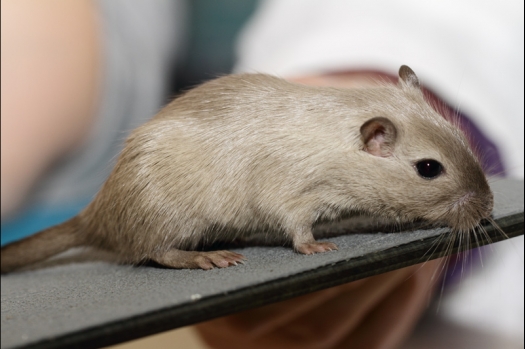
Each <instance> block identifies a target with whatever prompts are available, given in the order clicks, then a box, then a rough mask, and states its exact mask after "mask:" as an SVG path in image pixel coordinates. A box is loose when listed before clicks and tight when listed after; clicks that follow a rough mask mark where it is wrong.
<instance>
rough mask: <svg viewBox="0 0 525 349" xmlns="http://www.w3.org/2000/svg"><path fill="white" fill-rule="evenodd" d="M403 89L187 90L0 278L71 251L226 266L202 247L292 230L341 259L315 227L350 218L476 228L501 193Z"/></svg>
mask: <svg viewBox="0 0 525 349" xmlns="http://www.w3.org/2000/svg"><path fill="white" fill-rule="evenodd" d="M399 78H400V79H399V83H398V85H397V86H396V85H384V86H381V87H377V88H365V89H341V88H327V87H322V88H321V87H310V86H303V85H299V84H294V83H290V82H287V81H285V80H282V79H279V78H276V77H272V76H268V75H262V74H241V75H230V76H225V77H221V78H218V79H215V80H212V81H210V82H207V83H204V84H203V85H201V86H198V87H196V88H194V89H193V90H190V91H188V92H187V93H185V94H183V95H182V96H180V97H179V98H176V99H175V100H174V101H172V102H171V103H170V104H168V105H167V106H166V107H165V108H164V109H162V110H161V111H160V112H159V113H158V114H157V115H156V116H155V117H154V118H153V119H152V120H150V121H149V122H147V123H145V124H144V125H142V126H140V127H138V128H137V129H136V130H134V131H133V132H132V133H131V135H130V136H129V138H128V139H127V141H126V146H125V148H124V150H123V151H122V153H121V154H120V156H119V158H118V161H117V163H116V166H115V168H114V170H113V172H112V173H111V175H110V176H109V178H108V180H107V181H106V182H105V184H104V185H103V187H102V188H101V190H100V192H99V193H98V194H97V195H96V197H95V199H94V200H93V201H92V202H91V203H90V204H89V205H88V206H87V207H86V208H85V209H84V210H83V211H82V212H81V213H79V214H78V215H77V216H76V217H74V218H72V219H71V220H69V221H67V222H65V223H62V224H60V225H57V226H54V227H51V228H49V229H46V230H44V231H42V232H40V233H38V234H36V235H34V236H31V237H29V238H26V239H24V240H21V241H18V242H15V243H12V244H10V245H7V246H6V247H4V248H2V260H1V271H2V273H4V272H9V271H12V270H15V269H17V268H19V267H22V266H25V265H28V264H31V263H34V262H37V261H39V260H42V259H45V258H48V257H50V256H52V255H55V254H57V253H58V252H61V251H63V250H66V249H68V248H71V247H74V246H80V245H88V246H94V247H97V248H101V249H105V250H109V251H112V252H115V253H117V254H118V255H119V256H121V257H122V258H123V259H124V260H125V261H127V262H130V263H140V262H142V261H145V260H153V261H156V262H158V263H160V264H162V265H165V266H168V267H172V268H202V269H210V268H213V267H214V266H217V267H226V266H229V265H234V264H236V262H240V261H242V260H243V258H244V257H243V256H242V255H240V254H237V253H233V252H228V251H211V252H202V251H192V249H194V248H195V247H196V246H197V245H198V244H199V243H203V242H204V243H207V242H213V241H215V240H217V239H220V240H228V239H231V240H234V239H235V238H238V237H241V236H248V235H249V234H251V233H253V232H261V231H263V232H265V233H267V234H284V235H285V236H286V237H287V238H288V239H289V240H290V241H291V242H292V243H293V247H294V249H295V251H297V252H300V253H303V254H312V253H316V252H325V251H331V250H336V249H337V246H336V245H334V244H333V243H330V242H317V241H315V239H314V237H313V235H312V226H313V225H314V224H315V223H316V222H318V221H319V220H321V219H335V218H337V217H339V216H340V215H341V214H342V213H345V212H353V211H356V212H364V213H368V214H371V215H378V216H381V217H386V218H389V219H394V220H396V221H398V222H410V221H414V220H418V219H424V220H427V221H429V222H434V223H444V224H447V225H448V226H450V227H451V228H452V229H453V230H454V231H465V232H466V231H468V230H470V229H472V228H474V227H475V226H476V225H478V224H479V221H480V220H481V219H482V218H484V217H486V216H488V215H489V214H490V213H491V211H492V202H493V200H492V192H491V190H490V188H489V186H488V183H487V180H486V178H485V175H484V173H483V171H482V169H481V167H480V164H479V163H478V160H477V159H476V157H475V156H474V155H473V153H472V151H471V149H470V148H469V145H468V142H467V140H466V138H465V137H464V135H463V134H462V132H461V131H460V130H459V129H458V128H456V127H455V126H453V125H452V124H451V123H449V122H448V121H446V120H445V119H444V118H443V117H442V116H441V115H439V114H438V113H437V112H436V111H434V109H433V108H432V107H430V106H429V105H428V104H427V103H426V101H425V99H424V96H423V93H422V91H421V89H420V86H419V80H418V78H417V76H416V75H415V74H414V72H413V71H412V70H411V69H410V68H409V67H407V66H402V67H401V68H400V70H399Z"/></svg>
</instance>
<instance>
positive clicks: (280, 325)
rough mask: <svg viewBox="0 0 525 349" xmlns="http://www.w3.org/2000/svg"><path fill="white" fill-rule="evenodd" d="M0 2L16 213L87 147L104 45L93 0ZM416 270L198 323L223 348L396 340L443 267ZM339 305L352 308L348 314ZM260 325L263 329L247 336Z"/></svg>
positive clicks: (8, 202) (5, 117) (7, 154)
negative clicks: (49, 175) (54, 169)
mask: <svg viewBox="0 0 525 349" xmlns="http://www.w3.org/2000/svg"><path fill="white" fill-rule="evenodd" d="M1 6H2V110H1V112H2V127H1V128H2V137H1V139H2V144H1V145H2V166H1V167H2V173H1V178H2V182H1V189H2V190H1V192H2V200H1V202H2V204H1V212H2V218H4V217H6V216H7V215H9V214H12V213H13V212H15V210H16V208H17V207H18V206H19V205H20V203H21V202H22V201H23V198H24V197H25V196H26V194H27V193H28V192H29V191H30V190H31V187H32V186H33V185H34V183H35V182H36V181H38V178H39V177H40V176H41V175H42V174H43V173H44V172H45V171H46V169H48V168H49V167H50V166H52V164H53V163H54V162H55V161H57V160H58V159H60V158H61V157H62V156H64V155H65V154H67V152H68V151H70V150H71V149H74V148H77V147H80V146H82V144H83V140H84V139H85V137H86V135H87V134H88V132H89V130H90V127H91V125H92V124H93V121H94V120H95V117H96V105H97V101H98V92H99V91H98V88H99V81H98V77H99V76H100V69H101V67H100V60H99V57H100V50H101V49H100V42H99V38H98V23H97V20H96V16H95V12H96V11H95V7H94V5H93V3H92V2H90V1H83V0H77V1H55V0H48V1H46V2H45V3H43V2H41V1H38V0H4V1H2V3H1ZM72 19H74V20H72ZM354 78H356V77H355V76H354ZM326 79H328V80H330V81H327V80H326ZM365 80H366V79H365ZM297 81H299V80H297ZM50 82H52V83H50ZM302 82H305V83H311V84H324V85H327V84H332V85H334V84H335V85H338V86H341V85H339V84H343V85H344V84H352V85H353V86H358V85H359V84H362V83H363V82H367V81H363V80H360V81H356V79H352V77H348V76H345V77H343V80H340V79H339V78H337V77H334V76H329V77H326V78H325V77H320V76H318V77H308V78H304V79H303V81H302ZM367 83H368V82H367ZM28 140H31V141H28ZM415 269H417V268H415V267H412V268H409V269H403V270H398V271H394V272H391V273H388V274H384V275H380V276H377V277H374V278H370V279H367V280H362V281H358V282H354V283H350V284H347V285H343V286H339V287H335V288H331V289H328V290H324V291H321V292H318V293H315V294H312V295H307V296H303V297H299V298H296V299H292V300H289V301H286V302H282V303H279V304H275V305H271V306H269V307H264V308H260V309H255V310H251V311H250V312H246V313H241V314H238V315H233V316H231V317H226V318H223V319H220V320H217V322H208V323H205V324H202V325H200V326H199V327H198V328H199V331H201V333H202V334H203V335H204V336H205V338H206V340H207V341H208V342H209V343H211V344H213V345H214V346H215V347H218V348H221V347H224V345H225V343H226V342H225V341H224V338H225V336H224V335H223V334H229V335H234V336H236V337H234V338H235V339H236V342H237V340H238V343H244V344H245V345H246V346H245V347H253V348H255V345H257V343H262V342H260V338H261V337H260V336H262V335H264V337H265V338H267V339H268V340H269V341H271V343H272V344H274V345H275V346H276V347H284V346H286V345H289V344H290V337H289V336H287V335H286V334H287V333H298V332H297V331H299V332H301V331H304V330H307V331H306V333H309V335H306V336H303V337H302V339H301V338H296V339H295V340H294V341H292V342H293V343H292V344H294V345H296V346H297V347H303V348H304V347H305V346H304V345H307V344H308V345H310V347H311V346H312V345H313V344H315V343H317V344H327V345H332V346H336V345H341V346H344V343H345V342H348V341H351V343H353V344H354V345H357V346H358V347H363V345H364V347H370V348H375V347H377V348H379V347H385V348H386V347H392V345H395V344H397V343H399V342H400V341H401V340H402V338H404V337H405V336H406V335H407V334H408V333H409V331H410V329H411V327H412V325H413V324H414V322H415V321H416V320H417V318H418V316H419V314H420V312H421V311H422V309H423V308H424V305H425V304H426V299H427V297H428V292H429V291H430V290H431V289H432V285H433V283H432V282H430V280H431V276H432V275H433V274H434V271H435V270H436V265H435V264H434V263H427V264H426V265H425V266H424V267H422V268H421V269H420V270H419V272H418V273H416V274H414V275H412V274H413V272H414V271H415ZM411 275H412V277H410V276H411ZM372 290H373V291H374V292H369V291H372ZM363 304H368V306H367V307H363V306H362V305H363ZM340 309H345V310H346V311H345V312H343V314H342V313H341V311H339V310H340ZM313 315H315V316H313ZM319 315H320V316H319ZM349 316H350V317H349ZM321 319H331V321H330V322H331V324H332V325H333V326H330V327H328V328H324V330H323V331H316V332H312V331H309V330H308V329H309V328H318V327H319V326H320V325H321V324H320V323H318V322H317V321H319V320H321ZM248 320H251V321H250V322H248ZM221 321H222V322H223V324H221ZM246 324H248V325H246ZM367 328H375V329H376V330H378V331H377V332H369V331H366V329H367ZM213 329H215V331H212V330H213ZM217 330H222V331H224V332H223V333H219V332H221V331H217ZM253 332H255V334H256V335H255V336H249V335H248V336H247V334H249V333H253ZM304 333H305V332H303V334H304ZM377 333H381V335H380V336H378V335H377ZM283 334H284V335H283ZM312 336H313V337H312ZM226 337H228V336H226ZM231 339H232V337H231V336H230V337H229V340H230V341H231ZM229 343H230V345H228V348H232V347H231V342H229ZM385 343H388V345H389V346H387V345H386V344H385ZM221 345H222V346H221Z"/></svg>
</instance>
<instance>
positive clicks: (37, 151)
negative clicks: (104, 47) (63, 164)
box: [1, 0, 100, 219]
mask: <svg viewBox="0 0 525 349" xmlns="http://www.w3.org/2000/svg"><path fill="white" fill-rule="evenodd" d="M1 6H2V110H1V113H2V127H1V128H2V137H1V138H2V143H1V146H2V173H1V177H2V182H1V192H2V200H1V202H2V204H1V213H2V219H3V218H5V217H7V216H8V215H10V214H12V213H14V212H15V210H16V208H17V207H18V206H19V205H20V203H21V202H22V200H23V198H24V197H25V196H26V194H27V193H28V192H29V191H30V190H31V187H32V185H33V184H34V183H35V182H36V181H37V180H38V178H39V177H40V176H41V175H42V174H43V173H44V172H45V171H46V170H47V169H48V168H49V166H51V165H52V164H53V163H54V162H55V161H56V160H58V159H59V158H60V157H62V156H64V155H65V154H66V153H67V152H68V151H71V150H72V149H75V148H77V147H80V146H81V145H82V143H83V141H84V139H85V138H86V135H87V134H88V132H89V129H90V126H91V125H92V124H93V121H94V119H95V110H96V104H97V99H98V98H97V88H98V82H99V81H98V77H99V74H100V59H99V57H100V43H99V38H98V23H97V20H96V16H95V10H96V9H95V6H94V4H93V3H92V2H91V1H84V0H79V1H60V0H48V1H45V2H43V1H38V0H3V1H2V3H1Z"/></svg>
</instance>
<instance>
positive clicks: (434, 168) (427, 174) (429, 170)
mask: <svg viewBox="0 0 525 349" xmlns="http://www.w3.org/2000/svg"><path fill="white" fill-rule="evenodd" d="M416 169H417V172H418V173H419V175H420V176H421V177H423V178H425V179H434V178H436V177H437V176H439V175H440V174H442V173H443V165H441V164H440V163H439V162H437V161H436V160H429V159H427V160H421V161H418V162H417V163H416Z"/></svg>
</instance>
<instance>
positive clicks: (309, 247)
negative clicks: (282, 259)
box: [295, 242, 337, 254]
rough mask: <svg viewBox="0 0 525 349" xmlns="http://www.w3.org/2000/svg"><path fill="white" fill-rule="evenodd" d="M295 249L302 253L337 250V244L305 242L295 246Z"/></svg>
mask: <svg viewBox="0 0 525 349" xmlns="http://www.w3.org/2000/svg"><path fill="white" fill-rule="evenodd" d="M295 250H296V251H297V252H299V253H302V254H314V253H319V252H327V251H334V250H337V245H336V244H334V243H331V242H307V243H303V244H300V245H298V246H295Z"/></svg>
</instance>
